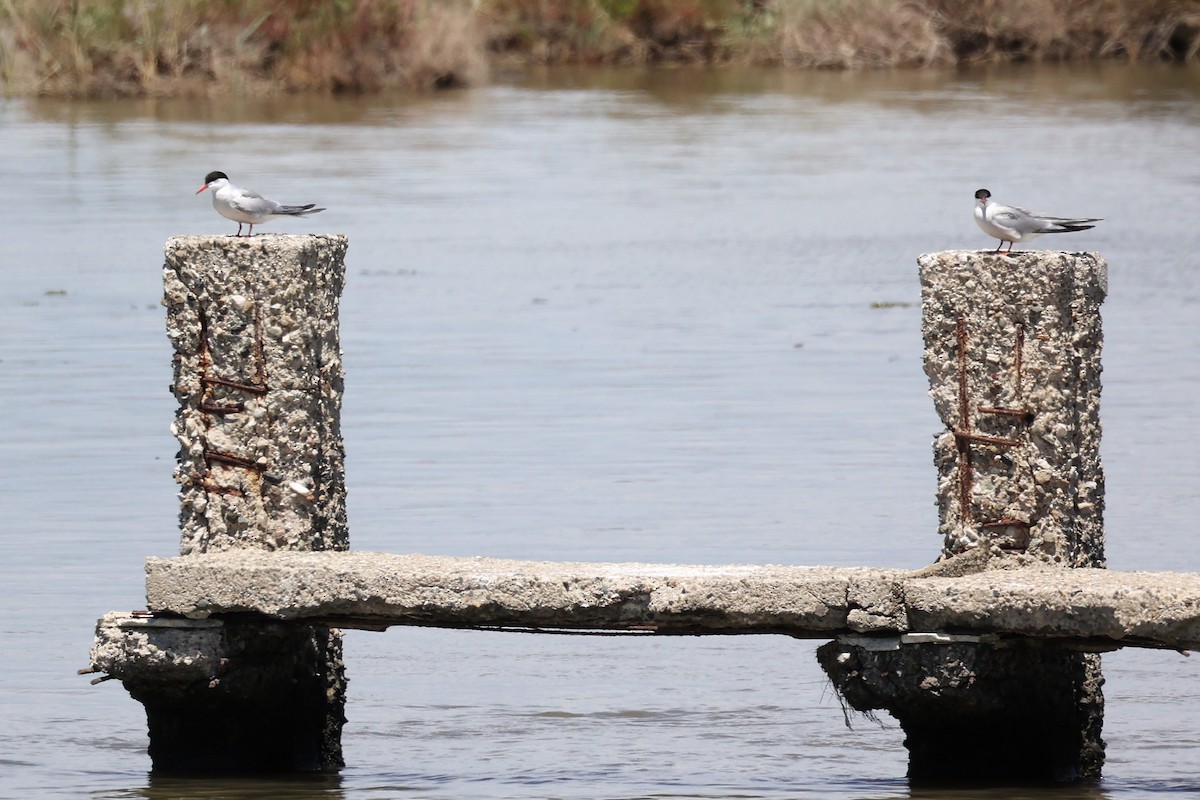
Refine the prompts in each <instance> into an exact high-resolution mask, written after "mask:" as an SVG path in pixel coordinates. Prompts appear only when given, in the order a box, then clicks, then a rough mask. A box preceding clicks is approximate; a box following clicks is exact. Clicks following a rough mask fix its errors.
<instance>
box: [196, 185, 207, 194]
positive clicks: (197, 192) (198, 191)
mask: <svg viewBox="0 0 1200 800" xmlns="http://www.w3.org/2000/svg"><path fill="white" fill-rule="evenodd" d="M207 188H208V184H207V183H206V184H204V185H203V186H201V187H200V188H199V189H197V190H196V194H200V193H201V192H203V191H204V190H205V189H207Z"/></svg>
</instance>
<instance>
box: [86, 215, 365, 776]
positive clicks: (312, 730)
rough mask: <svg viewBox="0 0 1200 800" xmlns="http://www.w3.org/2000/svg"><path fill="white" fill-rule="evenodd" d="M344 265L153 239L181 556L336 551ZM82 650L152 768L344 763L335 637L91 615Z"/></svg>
mask: <svg viewBox="0 0 1200 800" xmlns="http://www.w3.org/2000/svg"><path fill="white" fill-rule="evenodd" d="M345 252H346V239H345V237H341V236H272V235H267V236H256V237H253V238H244V239H242V238H234V237H178V238H173V239H171V240H169V241H168V242H167V248H166V265H165V267H164V287H165V301H164V302H165V304H166V306H167V333H168V336H169V338H170V340H171V343H172V345H173V346H174V348H175V360H174V361H175V368H174V383H173V386H172V390H173V392H174V393H175V395H176V397H177V398H178V399H179V409H178V411H177V413H176V420H175V424H174V425H173V426H172V429H173V431H174V433H175V435H176V437H177V438H178V439H179V442H180V451H179V462H178V465H177V467H176V470H175V475H176V479H177V481H178V482H179V483H180V485H181V487H182V488H181V491H180V500H181V512H180V526H181V529H182V545H181V549H182V552H183V555H185V556H186V555H188V554H190V553H203V552H208V551H214V550H237V549H253V550H281V549H282V550H345V549H346V548H347V547H348V539H349V537H348V534H347V527H346V514H345V485H344V480H343V447H342V438H341V432H340V428H339V424H340V423H339V419H340V410H341V395H342V368H341V350H340V346H339V342H338V315H337V310H338V302H339V298H340V295H341V290H342V284H343V279H344V275H345V267H344V263H343V259H344V256H345ZM143 623H144V624H143ZM97 642H98V645H97V647H98V652H99V653H100V654H101V657H100V658H99V659H98V658H97V657H96V655H94V656H93V663H96V662H97V661H101V662H104V661H105V660H106V659H107V660H108V661H111V662H112V663H114V664H117V665H119V666H120V667H121V668H123V672H122V673H121V674H117V675H116V677H120V678H121V679H122V681H123V682H124V684H125V686H126V688H127V689H128V690H129V692H130V693H131V694H132V695H133V696H134V697H135V698H137V699H138V700H140V701H141V702H142V703H143V704H144V705H145V707H146V714H147V719H148V723H149V730H150V755H151V757H152V759H153V762H154V767H155V769H158V770H163V769H166V770H200V771H211V770H228V769H249V770H297V769H298V770H318V769H328V768H335V767H339V766H341V764H342V759H341V726H342V723H343V722H344V716H343V710H344V706H345V677H344V673H343V665H342V643H341V635H340V634H339V633H337V632H336V631H333V630H330V629H329V628H327V627H324V626H320V625H303V624H293V625H287V624H282V623H258V622H243V623H238V622H236V621H230V620H225V621H221V622H216V623H215V624H214V623H213V622H211V621H207V620H201V621H197V622H196V623H194V624H191V623H188V622H187V621H182V620H179V621H176V620H169V619H168V620H163V619H157V618H152V619H146V620H144V621H141V622H139V620H137V619H132V620H130V619H121V620H119V621H117V620H115V619H110V618H107V617H106V618H105V619H104V620H101V624H100V629H99V630H98V634H97ZM162 653H171V654H173V655H172V658H173V660H170V661H164V660H163V659H162V658H161V657H160V656H159V654H162ZM187 653H194V654H196V657H195V658H191V659H189V658H187V657H186V654H187ZM174 654H181V655H179V657H176V656H175V655H174ZM201 664H203V665H206V666H204V667H203V669H199V668H198V666H197V665H201Z"/></svg>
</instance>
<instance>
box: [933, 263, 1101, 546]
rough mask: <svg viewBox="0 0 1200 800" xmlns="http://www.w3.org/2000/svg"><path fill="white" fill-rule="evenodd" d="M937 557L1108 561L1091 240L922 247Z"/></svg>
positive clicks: (1097, 287) (1097, 292)
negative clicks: (1044, 245)
mask: <svg viewBox="0 0 1200 800" xmlns="http://www.w3.org/2000/svg"><path fill="white" fill-rule="evenodd" d="M917 263H918V264H919V266H920V276H921V297H922V302H921V308H922V333H923V335H924V338H925V373H926V375H928V376H929V384H930V387H931V389H930V392H929V394H930V397H932V398H933V404H934V408H935V409H936V410H937V413H938V416H939V417H940V418H941V420H942V422H943V423H945V425H946V429H945V430H944V431H943V432H942V433H941V434H940V435H939V436H938V437H937V439H936V441H935V442H934V463H935V464H936V465H937V471H938V484H937V501H938V521H939V530H940V531H941V533H942V535H943V537H944V545H943V549H942V553H943V557H950V556H953V555H956V554H958V553H962V552H965V551H966V550H969V549H971V548H974V547H979V546H982V545H987V546H989V547H996V548H1000V549H1003V550H1006V551H1009V552H1021V553H1028V554H1029V555H1031V556H1032V557H1034V558H1037V559H1039V560H1042V561H1049V562H1055V563H1059V564H1063V565H1066V566H1072V567H1102V566H1104V525H1103V511H1104V474H1103V472H1102V471H1101V468H1100V349H1101V344H1102V341H1103V335H1102V333H1101V328H1100V304H1101V303H1102V302H1103V300H1104V295H1105V293H1106V292H1107V283H1108V277H1107V275H1108V273H1107V269H1108V268H1107V265H1106V264H1105V262H1104V260H1103V259H1102V258H1100V257H1099V256H1098V255H1096V254H1094V253H1055V252H1046V251H1026V252H1018V253H1017V254H1015V255H1012V256H1003V255H995V254H990V253H979V252H976V251H950V252H944V253H932V254H928V255H923V256H921V257H920V258H919V259H918V261H917Z"/></svg>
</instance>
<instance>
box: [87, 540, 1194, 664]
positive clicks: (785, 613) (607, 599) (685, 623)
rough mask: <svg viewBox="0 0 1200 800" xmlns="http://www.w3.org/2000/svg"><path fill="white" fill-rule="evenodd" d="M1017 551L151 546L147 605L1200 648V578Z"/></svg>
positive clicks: (350, 621) (396, 621) (330, 618)
mask: <svg viewBox="0 0 1200 800" xmlns="http://www.w3.org/2000/svg"><path fill="white" fill-rule="evenodd" d="M1003 563H1004V564H1005V567H1006V568H1003V569H992V570H988V571H985V572H976V573H972V574H965V575H961V576H958V577H921V576H920V575H921V573H920V572H917V573H913V572H908V571H904V570H895V569H871V568H863V567H795V566H772V565H737V566H704V565H674V564H588V563H563V562H531V561H512V560H502V559H490V558H478V557H477V558H454V557H439V556H424V555H392V554H383V553H365V552H324V553H312V552H308V553H305V552H280V553H260V552H258V551H244V552H227V553H209V554H203V555H190V556H183V557H177V558H170V559H163V558H150V559H148V560H147V565H146V569H147V600H148V607H149V609H150V611H151V612H153V613H154V614H155V615H156V617H157V618H188V619H193V620H205V619H212V618H222V617H225V618H239V617H253V618H258V619H262V620H264V621H276V622H281V623H295V624H311V623H321V624H328V625H333V626H335V627H355V628H364V629H368V630H379V629H383V628H386V627H388V626H392V625H418V626H429V627H444V628H470V627H477V628H515V629H529V628H540V629H561V630H608V631H627V632H653V633H661V634H722V633H725V634H742V633H780V634H786V635H790V636H794V637H798V638H832V637H834V636H838V635H843V634H861V635H882V636H887V635H900V634H909V633H947V634H964V635H997V636H1000V637H1009V638H1011V637H1030V638H1041V639H1060V640H1078V641H1079V642H1080V643H1081V649H1089V648H1091V649H1105V648H1104V647H1103V643H1105V642H1112V643H1115V644H1116V645H1117V646H1122V645H1133V646H1157V647H1166V648H1176V649H1191V648H1193V647H1197V646H1198V645H1200V576H1198V575H1194V574H1187V573H1169V572H1157V573H1145V572H1138V573H1123V572H1116V571H1111V570H1102V569H1083V568H1063V567H1054V566H1049V565H1045V564H1041V563H1037V562H1036V561H1035V560H1025V561H1023V560H1021V559H1007V560H1005V561H1004V562H1003ZM106 619H108V618H107V617H106ZM102 622H103V620H102ZM101 638H102V637H101V636H100V635H99V634H98V637H97V641H98V642H100V641H101ZM1088 642H1090V643H1091V644H1090V645H1084V644H1082V643H1088ZM102 660H103V658H99V659H97V658H95V657H94V659H93V663H94V664H97V665H99V661H102Z"/></svg>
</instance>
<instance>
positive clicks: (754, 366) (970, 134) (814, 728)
mask: <svg viewBox="0 0 1200 800" xmlns="http://www.w3.org/2000/svg"><path fill="white" fill-rule="evenodd" d="M1198 100H1200V73H1198V72H1197V71H1196V70H1194V69H1192V70H1183V69H1166V68H1162V69H1160V68H1148V67H1137V68H1125V67H1120V68H1117V67H1105V68H1094V67H1075V68H1046V67H1043V68H1032V67H1024V68H1008V69H1004V70H996V71H988V72H936V71H930V72H920V73H906V72H896V73H881V74H828V73H802V74H787V73H778V72H741V71H726V72H705V71H691V70H689V71H678V72H675V71H669V72H658V73H645V72H619V71H618V72H604V71H562V70H556V71H548V72H545V73H532V74H519V75H517V74H514V75H500V76H497V82H496V83H495V85H493V86H490V87H487V88H481V89H476V90H470V91H464V92H458V93H452V94H447V95H439V96H436V97H426V98H412V97H407V96H397V97H383V98H379V97H373V98H336V99H314V98H307V97H305V98H281V99H277V100H272V101H259V100H253V101H251V100H210V101H202V102H198V101H129V102H113V103H89V104H81V103H62V102H47V101H15V100H10V101H4V102H2V103H0V143H2V144H3V148H2V150H3V153H4V162H3V163H4V175H5V186H6V191H5V192H3V193H0V235H2V236H3V241H4V268H5V273H6V280H5V282H4V284H3V287H2V288H0V398H3V399H2V400H0V403H3V409H4V412H5V413H4V415H3V417H2V419H3V423H0V424H3V426H4V427H3V436H0V456H2V457H0V492H2V495H0V496H2V497H3V503H4V506H3V507H4V510H5V513H6V523H7V524H6V525H5V526H4V532H3V534H0V535H2V536H3V537H4V543H5V545H6V546H5V548H4V550H5V553H6V557H5V559H4V562H3V564H2V565H0V576H2V579H3V584H2V586H3V589H4V592H3V601H2V603H0V609H2V614H0V624H2V625H3V632H4V633H5V635H6V655H7V656H8V658H7V659H6V660H7V665H6V666H7V668H6V669H5V670H4V671H3V672H0V707H2V709H3V711H2V719H3V720H4V723H5V724H4V726H3V730H2V731H0V766H3V769H0V795H4V796H12V797H79V796H93V797H147V798H162V797H232V796H237V797H254V796H260V797H275V798H277V797H297V798H300V797H304V798H307V797H338V798H355V799H356V800H357V799H358V798H376V797H444V798H483V799H486V800H493V799H494V798H527V797H563V798H635V797H699V798H732V797H738V798H756V799H758V798H771V799H772V800H774V799H776V798H808V797H812V798H888V797H910V796H911V797H935V796H954V797H964V796H978V797H1018V796H1029V797H1033V796H1038V797H1045V796H1053V797H1056V798H1076V797H1079V798H1084V797H1086V798H1099V797H1105V798H1110V797H1111V798H1134V797H1143V796H1146V795H1159V794H1161V795H1165V796H1171V795H1180V796H1182V795H1184V794H1191V793H1195V792H1196V791H1200V777H1198V776H1197V771H1196V768H1195V766H1194V764H1195V763H1196V752H1197V751H1196V744H1197V742H1198V741H1200V725H1198V724H1197V722H1196V719H1195V714H1194V710H1195V709H1196V708H1197V707H1198V705H1197V701H1198V700H1200V697H1198V694H1200V690H1198V689H1197V688H1196V687H1197V685H1198V684H1197V682H1196V680H1195V678H1196V666H1195V664H1194V660H1190V659H1184V658H1182V657H1180V656H1178V655H1176V654H1171V653H1158V652H1122V653H1117V654H1113V655H1109V656H1106V657H1105V674H1106V677H1107V679H1108V684H1107V686H1106V687H1105V692H1106V696H1107V698H1108V713H1107V717H1106V725H1105V736H1106V739H1107V740H1108V742H1109V759H1108V766H1107V769H1106V773H1105V774H1106V778H1105V780H1104V782H1103V783H1102V784H1101V785H1100V786H1099V787H1088V788H1085V789H1068V790H1058V791H1052V792H1049V793H1036V792H1014V791H1003V792H978V793H974V794H969V793H962V792H956V793H953V794H952V795H937V794H936V793H935V794H928V793H924V792H915V791H914V792H910V791H909V789H908V787H907V785H906V783H905V782H904V780H903V775H904V768H905V758H904V752H903V748H902V746H901V741H902V738H903V736H902V733H901V732H900V731H899V729H898V727H897V726H896V725H895V723H894V722H892V721H891V720H890V719H887V718H885V719H883V720H881V721H880V722H879V723H875V722H872V721H870V720H865V719H861V718H859V719H857V720H852V721H853V728H852V729H848V728H847V727H846V726H845V724H844V720H843V714H842V710H841V709H840V707H839V704H838V702H837V700H836V698H835V697H834V696H833V694H832V692H831V690H830V689H829V688H828V684H827V682H826V681H825V680H824V678H823V676H822V674H821V672H820V670H819V668H818V667H817V665H816V663H815V659H814V657H813V649H814V647H815V643H812V642H798V641H792V640H789V639H785V638H782V637H733V638H670V639H666V640H662V639H654V640H650V639H647V638H632V639H631V638H610V637H604V638H600V637H556V636H532V635H517V634H508V635H501V634H489V633H464V632H450V631H428V630H393V631H391V632H389V633H387V634H368V633H362V632H352V633H350V634H349V635H348V639H347V651H348V662H349V670H350V677H351V684H350V706H349V716H350V722H349V723H348V725H347V727H346V730H345V737H344V743H345V747H346V754H347V761H348V764H349V765H348V767H347V769H346V770H345V771H344V772H343V773H342V774H341V775H340V776H337V777H324V778H303V779H295V780H287V781H271V782H261V783H246V782H222V781H216V780H205V781H201V782H181V781H179V780H178V779H167V778H160V777H153V778H151V777H150V776H148V774H147V773H148V770H149V766H150V765H149V760H148V758H147V757H146V755H145V746H146V739H145V720H144V715H143V712H142V710H141V707H140V706H139V705H138V704H137V703H136V702H134V701H133V700H131V699H130V698H129V697H128V696H127V695H126V694H125V693H124V691H123V690H122V689H121V688H120V686H119V685H117V684H115V683H107V684H104V685H101V686H98V687H90V686H88V684H87V679H86V678H82V677H78V676H76V675H75V674H74V671H75V670H76V669H77V668H79V667H82V666H84V665H85V664H86V663H87V652H86V651H87V648H88V646H89V644H90V639H91V628H92V625H93V624H94V620H95V618H96V617H97V616H99V615H100V614H101V613H103V612H105V611H108V610H111V609H127V608H135V607H139V606H140V605H141V604H142V603H143V602H144V601H143V592H144V587H143V584H142V581H143V576H142V562H143V559H144V558H145V556H147V555H164V556H166V555H172V554H174V553H175V552H176V550H177V547H178V535H177V529H176V520H175V509H176V501H175V497H174V485H173V483H172V481H171V466H172V463H173V459H174V452H175V444H174V441H173V440H172V438H171V437H170V434H169V431H168V424H169V422H170V420H171V417H172V414H173V403H174V401H173V398H172V397H171V396H170V395H169V394H168V392H167V385H168V382H169V374H170V356H171V353H170V348H169V346H168V344H167V341H166V337H165V336H164V333H163V311H162V308H161V307H160V305H159V298H160V295H161V272H160V266H161V263H162V250H161V248H162V243H163V241H164V240H165V239H166V238H167V237H168V236H171V235H176V234H201V233H225V232H232V226H231V225H230V224H229V223H228V222H227V221H226V220H224V219H222V218H220V217H218V216H217V215H216V214H215V213H214V212H213V211H212V209H211V206H210V205H209V201H208V199H207V195H201V196H200V197H195V196H194V195H193V192H194V190H195V189H196V188H197V187H198V186H199V185H200V183H201V180H202V179H203V176H204V175H205V174H206V173H207V172H209V171H210V170H213V169H221V170H224V171H225V172H227V173H229V174H230V175H231V176H232V177H233V179H234V180H235V181H236V182H241V183H244V184H246V185H249V186H251V187H253V188H256V189H259V190H260V191H263V192H264V193H266V194H268V195H271V196H274V197H276V198H277V199H279V200H282V201H285V202H312V201H318V202H320V204H321V205H324V206H326V207H328V209H329V210H328V211H326V212H325V213H323V214H321V215H319V216H317V217H312V218H310V219H308V220H295V221H293V220H287V221H281V222H273V223H271V224H270V227H268V228H267V230H275V231H280V232H289V233H301V232H306V231H319V232H339V233H345V234H347V235H348V236H349V237H350V252H349V258H348V269H349V280H348V285H347V289H346V293H345V297H344V300H343V304H342V342H343V348H344V350H345V364H346V371H347V376H346V387H347V391H346V397H345V408H344V417H343V426H344V432H345V437H346V446H347V452H348V457H347V470H348V484H349V487H350V496H349V512H350V522H351V542H352V545H353V546H354V547H355V548H356V549H362V550H381V551H390V552H398V553H403V552H426V553H438V554H450V555H490V556H499V557H513V558H532V559H572V560H610V561H625V560H637V561H669V562H696V563H726V562H737V563H786V564H830V565H853V564H861V565H870V566H897V567H918V566H923V565H924V564H926V563H928V562H929V561H930V560H931V559H932V558H933V557H934V556H935V555H936V553H937V552H938V549H939V547H940V541H939V538H938V536H937V533H936V513H935V509H934V505H933V488H934V474H933V469H932V464H931V455H930V442H931V439H932V436H933V435H934V433H936V432H937V430H938V428H939V423H938V420H937V419H936V417H935V415H934V413H933V409H932V405H931V404H930V402H929V401H928V398H927V397H926V396H925V391H926V389H927V386H926V383H925V379H924V376H923V374H922V372H921V361H920V359H921V339H920V330H919V307H918V304H919V291H918V286H917V281H916V266H915V259H916V257H917V255H919V254H920V253H922V252H928V251H934V250H941V249H949V248H959V247H986V246H991V245H994V243H991V242H989V241H987V240H986V239H984V238H983V236H982V234H980V233H979V232H978V230H977V229H976V228H975V226H974V223H973V222H972V221H971V219H970V215H971V211H972V207H973V199H972V195H973V193H974V191H975V189H977V188H979V187H981V186H986V187H988V188H990V189H991V190H992V192H993V193H994V194H995V196H996V198H997V199H999V200H1001V201H1004V202H1013V203H1018V204H1023V205H1029V206H1033V207H1036V208H1044V209H1046V210H1049V211H1052V212H1055V213H1062V214H1079V215H1088V216H1101V217H1104V218H1105V221H1104V223H1102V224H1101V225H1100V226H1098V227H1097V228H1096V229H1095V230H1093V231H1088V232H1086V233H1081V234H1078V235H1074V236H1072V237H1071V238H1069V239H1065V240H1055V239H1049V238H1047V239H1042V240H1040V241H1039V244H1043V243H1044V244H1045V245H1046V246H1049V247H1054V246H1060V247H1065V248H1068V249H1087V250H1096V251H1099V252H1101V253H1102V254H1103V255H1104V256H1105V257H1106V258H1107V259H1108V261H1109V264H1110V298H1109V300H1108V302H1107V303H1106V305H1105V307H1104V316H1105V329H1106V330H1105V332H1106V341H1105V353H1104V364H1105V372H1104V384H1105V386H1104V399H1103V405H1102V409H1103V411H1102V414H1103V420H1104V443H1103V449H1102V455H1103V459H1104V465H1105V469H1106V474H1107V478H1108V510H1107V514H1106V519H1107V523H1108V552H1109V564H1110V566H1111V567H1113V568H1116V569H1177V570H1187V571H1196V570H1200V540H1198V539H1197V538H1196V537H1194V536H1193V535H1192V530H1193V528H1194V520H1195V519H1197V518H1198V517H1200V493H1197V492H1196V490H1195V487H1196V486H1197V484H1198V483H1200V459H1198V458H1197V457H1196V442H1197V434H1196V432H1195V428H1196V421H1197V413H1196V404H1195V398H1196V396H1197V393H1198V390H1200V325H1198V324H1197V320H1198V319H1200V269H1198V267H1200V265H1198V264H1197V261H1198V260H1200V256H1197V255H1196V254H1197V253H1198V252H1200V232H1198V231H1200V226H1197V224H1196V219H1197V217H1196V212H1195V207H1194V206H1195V204H1194V203H1192V202H1191V201H1190V198H1192V197H1194V196H1195V194H1196V192H1197V189H1198V188H1200V163H1198V162H1197V158H1196V146H1195V142H1196V131H1197V125H1198V123H1200V102H1198Z"/></svg>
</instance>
